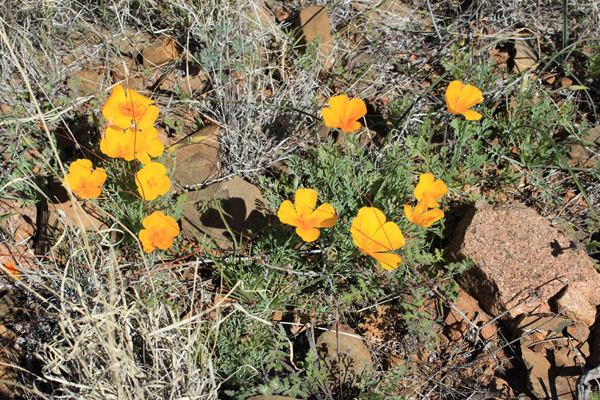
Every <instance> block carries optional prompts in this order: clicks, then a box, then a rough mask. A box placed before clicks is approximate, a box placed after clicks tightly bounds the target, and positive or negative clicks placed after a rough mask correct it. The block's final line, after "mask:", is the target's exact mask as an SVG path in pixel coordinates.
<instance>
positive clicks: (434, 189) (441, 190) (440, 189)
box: [427, 179, 448, 199]
mask: <svg viewBox="0 0 600 400" xmlns="http://www.w3.org/2000/svg"><path fill="white" fill-rule="evenodd" d="M446 193H448V187H447V186H446V184H445V183H444V181H442V180H441V179H439V180H437V181H435V182H433V183H432V184H431V186H430V187H429V189H428V190H427V196H428V197H433V198H434V199H439V198H440V197H443V196H444V195H446Z"/></svg>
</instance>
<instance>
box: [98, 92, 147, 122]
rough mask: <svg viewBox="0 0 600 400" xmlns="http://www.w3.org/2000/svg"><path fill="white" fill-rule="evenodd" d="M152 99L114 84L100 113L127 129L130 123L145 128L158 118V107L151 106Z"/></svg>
mask: <svg viewBox="0 0 600 400" xmlns="http://www.w3.org/2000/svg"><path fill="white" fill-rule="evenodd" d="M152 103H154V100H151V99H149V98H147V97H144V96H142V95H141V94H139V93H138V92H137V91H135V90H134V89H127V93H125V89H123V87H122V86H121V85H116V86H115V87H114V88H113V90H112V92H111V94H110V96H109V97H108V100H106V103H105V104H104V107H102V114H103V115H104V118H106V120H107V121H109V122H110V123H111V124H114V125H117V126H118V127H119V128H123V129H127V128H129V127H131V123H132V122H135V125H136V126H137V127H138V128H139V129H141V130H142V131H143V130H144V129H147V128H149V127H151V126H152V125H154V123H155V122H156V118H158V107H156V106H152V105H151V104H152Z"/></svg>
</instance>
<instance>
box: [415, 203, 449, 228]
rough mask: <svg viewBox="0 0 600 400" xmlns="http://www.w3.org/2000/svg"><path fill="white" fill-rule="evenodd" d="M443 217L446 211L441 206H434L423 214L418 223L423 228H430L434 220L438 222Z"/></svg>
mask: <svg viewBox="0 0 600 400" xmlns="http://www.w3.org/2000/svg"><path fill="white" fill-rule="evenodd" d="M442 218H444V212H443V211H442V210H440V209H439V208H434V209H433V210H429V211H427V212H426V213H425V214H423V215H421V217H420V218H419V223H417V225H419V226H422V227H423V228H429V227H430V226H431V225H433V223H434V222H437V221H439V220H440V219H442Z"/></svg>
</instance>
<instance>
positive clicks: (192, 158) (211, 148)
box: [165, 125, 221, 186]
mask: <svg viewBox="0 0 600 400" xmlns="http://www.w3.org/2000/svg"><path fill="white" fill-rule="evenodd" d="M219 132H220V128H219V126H218V125H210V126H207V127H206V128H203V129H201V130H200V131H198V132H197V133H196V134H195V136H197V137H202V136H206V138H205V139H203V140H201V141H199V142H197V143H191V144H185V145H182V146H179V147H177V148H176V149H175V157H176V162H175V163H174V164H173V162H172V160H167V161H166V162H165V166H166V167H167V169H168V170H172V172H171V175H170V178H171V181H172V182H177V183H178V184H179V185H181V186H196V185H200V184H202V183H204V181H206V180H207V179H216V178H218V173H219V151H220V149H221V146H220V144H219ZM173 165H174V166H175V167H174V169H172V166H173Z"/></svg>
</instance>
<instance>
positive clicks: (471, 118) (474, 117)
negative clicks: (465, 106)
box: [462, 110, 483, 121]
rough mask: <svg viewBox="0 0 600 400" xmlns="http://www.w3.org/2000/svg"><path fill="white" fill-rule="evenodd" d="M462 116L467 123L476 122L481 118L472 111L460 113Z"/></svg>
mask: <svg viewBox="0 0 600 400" xmlns="http://www.w3.org/2000/svg"><path fill="white" fill-rule="evenodd" d="M462 115H464V116H465V119H466V120H467V121H478V120H480V119H481V117H483V115H481V114H479V113H478V112H477V111H473V110H465V111H463V112H462Z"/></svg>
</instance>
